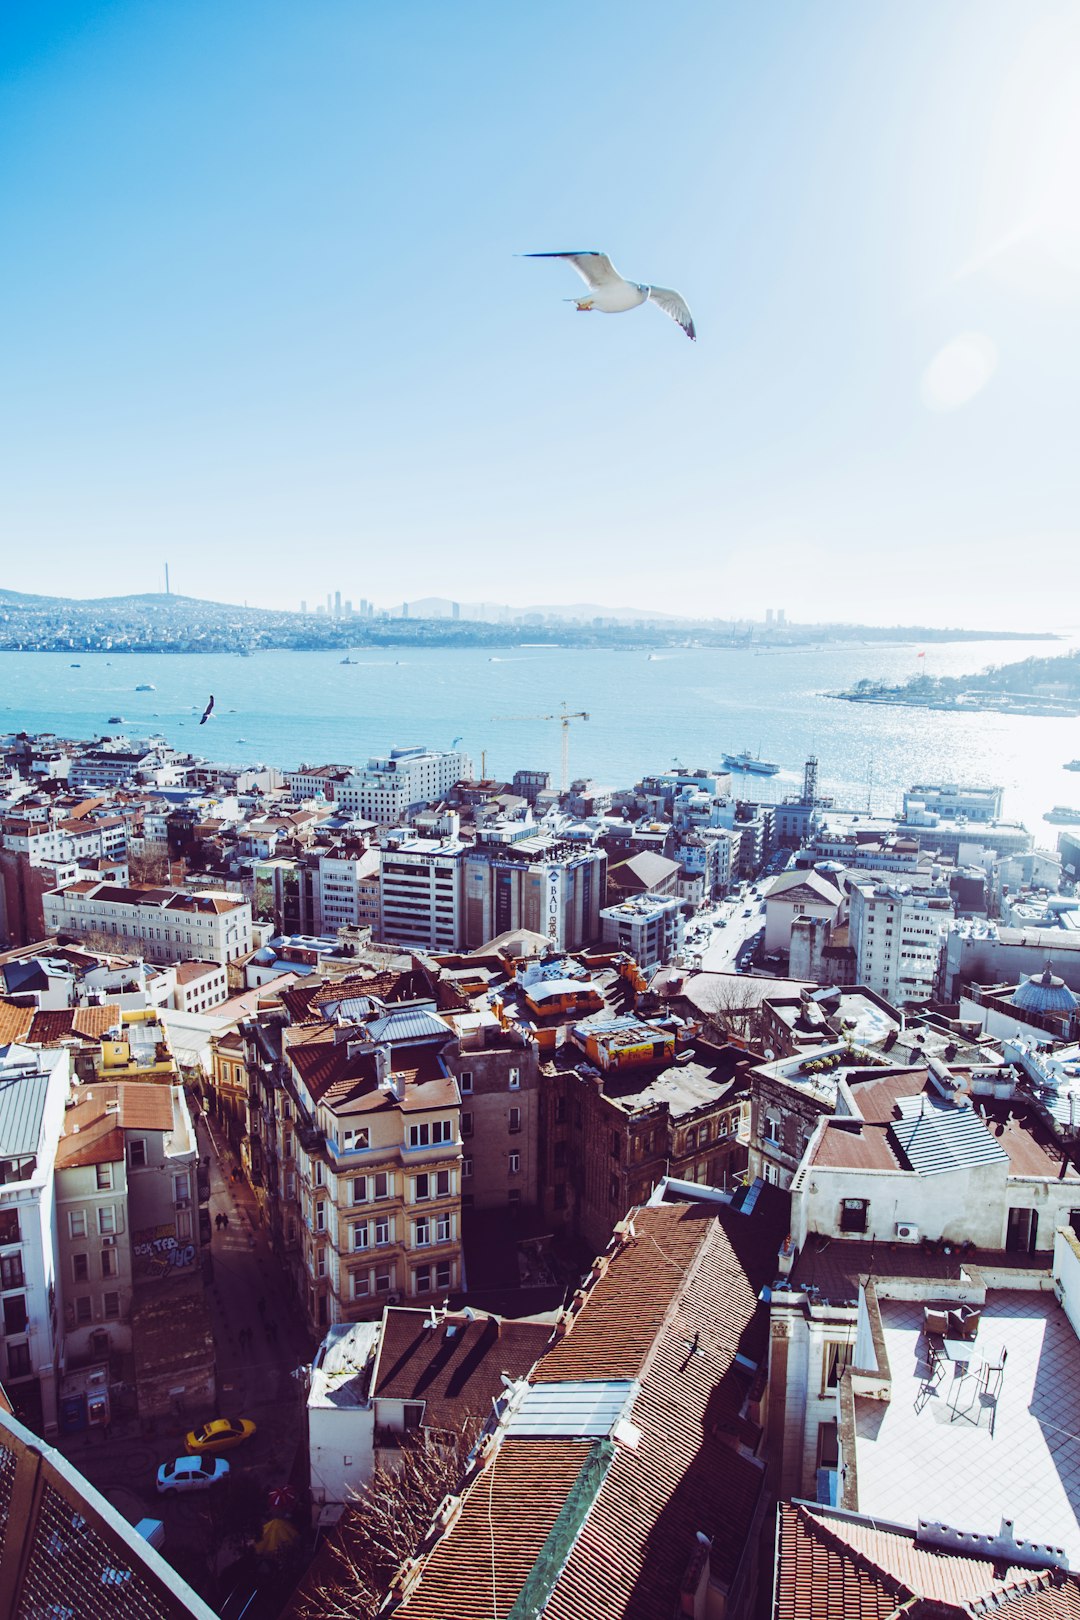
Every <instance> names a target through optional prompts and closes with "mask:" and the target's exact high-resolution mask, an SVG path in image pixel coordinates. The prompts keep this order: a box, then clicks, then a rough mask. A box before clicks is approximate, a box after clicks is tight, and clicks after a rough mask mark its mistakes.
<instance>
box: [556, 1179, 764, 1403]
mask: <svg viewBox="0 0 1080 1620" xmlns="http://www.w3.org/2000/svg"><path fill="white" fill-rule="evenodd" d="M712 1220H713V1211H712V1209H711V1207H710V1206H708V1205H700V1204H676V1205H669V1206H664V1207H661V1208H659V1209H644V1210H639V1211H637V1212H636V1213H635V1215H634V1225H635V1227H636V1229H637V1233H638V1236H637V1240H636V1242H634V1243H631V1244H628V1245H627V1246H626V1247H625V1248H624V1249H623V1250H622V1251H621V1252H620V1253H619V1254H618V1255H616V1257H615V1259H614V1260H613V1261H612V1262H611V1264H610V1266H609V1267H608V1270H607V1273H606V1275H605V1276H603V1277H601V1278H600V1280H599V1281H598V1282H597V1283H595V1284H594V1286H593V1288H592V1291H591V1293H590V1294H589V1298H588V1302H587V1306H586V1308H584V1309H583V1310H582V1311H581V1312H580V1313H579V1315H578V1317H577V1319H576V1320H575V1322H574V1325H573V1327H572V1329H571V1331H570V1332H569V1333H568V1334H567V1335H566V1337H565V1338H564V1339H562V1340H561V1341H560V1342H559V1343H558V1344H557V1345H555V1347H554V1348H553V1349H552V1350H550V1351H549V1352H548V1354H547V1355H546V1356H545V1357H544V1359H543V1361H542V1363H541V1364H540V1366H539V1367H538V1368H537V1370H536V1382H537V1383H553V1382H556V1381H558V1380H559V1379H563V1378H636V1377H637V1376H638V1374H639V1373H640V1371H641V1368H642V1365H643V1364H644V1361H645V1358H646V1356H647V1355H648V1354H649V1352H650V1350H651V1349H652V1347H653V1344H654V1342H655V1340H656V1335H657V1334H658V1333H659V1331H660V1329H661V1327H662V1326H663V1324H664V1321H665V1319H666V1317H667V1315H668V1312H669V1311H670V1310H671V1304H672V1300H673V1298H674V1295H675V1293H676V1285H677V1283H678V1280H679V1278H680V1277H681V1276H685V1274H686V1273H687V1271H688V1270H689V1269H690V1267H691V1266H692V1265H693V1263H694V1261H695V1260H696V1259H697V1257H698V1253H699V1251H700V1250H701V1248H702V1246H703V1244H704V1243H705V1240H706V1238H707V1237H708V1235H709V1231H710V1229H711V1226H712ZM774 1258H775V1256H774Z"/></svg>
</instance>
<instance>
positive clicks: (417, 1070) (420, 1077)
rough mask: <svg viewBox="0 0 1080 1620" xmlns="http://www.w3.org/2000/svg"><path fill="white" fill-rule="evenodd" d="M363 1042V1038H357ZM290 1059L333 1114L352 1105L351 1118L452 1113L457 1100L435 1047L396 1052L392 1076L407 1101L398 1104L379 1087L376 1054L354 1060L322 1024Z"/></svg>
mask: <svg viewBox="0 0 1080 1620" xmlns="http://www.w3.org/2000/svg"><path fill="white" fill-rule="evenodd" d="M358 1038H359V1039H363V1036H362V1034H361V1035H359V1036H358ZM286 1056H287V1057H288V1058H289V1059H290V1061H291V1062H292V1063H293V1065H294V1067H295V1068H296V1071H297V1073H298V1074H299V1075H300V1078H301V1079H302V1080H303V1082H304V1084H305V1085H306V1086H307V1088H308V1091H309V1092H310V1093H311V1095H312V1097H313V1098H314V1099H315V1101H316V1102H323V1103H326V1104H327V1106H328V1107H330V1108H336V1109H342V1108H344V1107H345V1106H346V1104H347V1105H348V1110H349V1112H350V1113H358V1112H370V1111H373V1110H375V1109H382V1108H400V1109H402V1111H403V1112H405V1113H409V1112H412V1111H415V1110H418V1109H425V1108H452V1107H454V1106H455V1105H456V1103H457V1100H458V1091H457V1082H456V1081H455V1080H454V1078H453V1076H452V1075H450V1074H447V1073H446V1071H445V1069H444V1067H443V1064H442V1063H441V1061H440V1059H439V1056H438V1053H437V1052H435V1051H433V1050H432V1048H431V1047H430V1046H414V1047H408V1046H395V1047H394V1048H393V1056H392V1059H391V1062H392V1068H393V1073H394V1075H395V1076H399V1077H401V1078H402V1079H404V1082H405V1086H404V1099H403V1100H402V1101H400V1102H399V1101H398V1100H397V1098H396V1097H395V1096H394V1094H393V1093H392V1092H391V1091H389V1090H388V1089H387V1087H386V1086H380V1084H379V1082H378V1078H377V1075H376V1070H375V1055H374V1053H373V1052H356V1053H354V1054H353V1056H352V1057H350V1056H349V1043H348V1042H347V1041H338V1042H335V1040H334V1031H333V1027H332V1026H331V1025H329V1024H320V1025H318V1026H316V1027H314V1028H313V1029H312V1030H311V1031H310V1034H307V1033H305V1034H304V1035H302V1036H301V1037H300V1039H298V1040H295V1039H294V1040H293V1041H290V1043H289V1045H288V1047H287V1048H286Z"/></svg>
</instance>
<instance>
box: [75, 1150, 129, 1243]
mask: <svg viewBox="0 0 1080 1620" xmlns="http://www.w3.org/2000/svg"><path fill="white" fill-rule="evenodd" d="M98 1168H99V1169H100V1168H101V1166H100V1165H99V1166H98ZM105 1168H106V1169H110V1168H111V1166H109V1165H106V1166H105ZM97 1229H98V1234H99V1236H101V1237H105V1236H111V1235H113V1234H114V1233H116V1232H120V1231H123V1224H122V1223H120V1224H119V1225H118V1224H117V1218H116V1206H115V1205H114V1204H99V1205H98V1209H97ZM89 1235H90V1225H89V1219H88V1214H87V1211H86V1210H85V1209H70V1210H68V1236H69V1237H71V1238H85V1237H89Z"/></svg>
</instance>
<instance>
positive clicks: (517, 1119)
mask: <svg viewBox="0 0 1080 1620" xmlns="http://www.w3.org/2000/svg"><path fill="white" fill-rule="evenodd" d="M506 1124H507V1129H508V1130H509V1132H510V1134H511V1135H512V1136H516V1135H517V1133H518V1132H519V1131H520V1130H521V1109H520V1108H511V1109H509V1110H508V1112H507V1121H506ZM473 1128H474V1122H473V1116H472V1114H471V1113H470V1112H469V1111H468V1110H467V1109H466V1110H464V1111H463V1112H462V1115H461V1134H462V1136H471V1135H472V1133H473Z"/></svg>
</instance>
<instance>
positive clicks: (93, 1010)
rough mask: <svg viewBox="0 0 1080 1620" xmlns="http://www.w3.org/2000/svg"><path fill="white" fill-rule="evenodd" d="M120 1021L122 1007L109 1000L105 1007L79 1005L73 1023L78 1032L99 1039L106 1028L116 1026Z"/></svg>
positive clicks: (92, 1038)
mask: <svg viewBox="0 0 1080 1620" xmlns="http://www.w3.org/2000/svg"><path fill="white" fill-rule="evenodd" d="M119 1022H120V1008H119V1007H117V1006H115V1005H114V1004H112V1003H111V1002H107V1003H106V1004H105V1006H104V1007H77V1008H76V1009H75V1017H74V1019H73V1020H72V1025H73V1028H74V1029H75V1032H76V1034H78V1035H87V1036H89V1037H90V1039H91V1040H95V1041H99V1040H100V1039H101V1037H102V1036H103V1035H104V1034H105V1031H106V1030H109V1029H112V1028H114V1026H115V1025H117V1024H118V1023H119Z"/></svg>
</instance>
